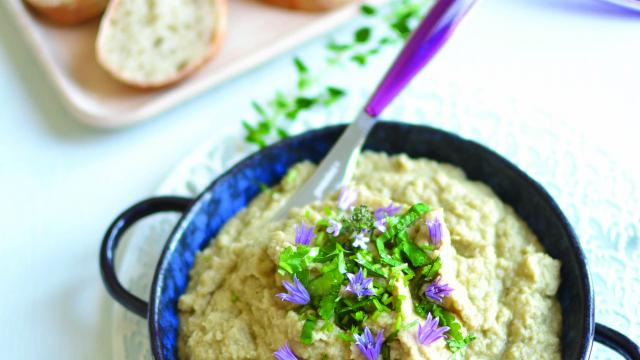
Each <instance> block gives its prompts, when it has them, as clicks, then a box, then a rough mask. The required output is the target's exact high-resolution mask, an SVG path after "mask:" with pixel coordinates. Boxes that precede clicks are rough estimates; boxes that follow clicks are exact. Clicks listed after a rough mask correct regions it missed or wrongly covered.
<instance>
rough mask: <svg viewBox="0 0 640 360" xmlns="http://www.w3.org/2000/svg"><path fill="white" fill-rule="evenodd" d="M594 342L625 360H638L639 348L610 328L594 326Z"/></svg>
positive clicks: (599, 325) (639, 359)
mask: <svg viewBox="0 0 640 360" xmlns="http://www.w3.org/2000/svg"><path fill="white" fill-rule="evenodd" d="M595 340H596V341H597V342H599V343H601V344H603V345H604V346H606V347H608V348H610V349H612V350H614V351H616V352H617V353H618V354H620V355H622V356H623V357H624V358H625V359H627V360H640V346H638V344H636V343H634V342H633V341H632V340H631V339H629V338H628V337H627V336H626V335H623V334H621V333H619V332H617V331H616V330H613V329H612V328H610V327H608V326H605V325H602V324H596V337H595Z"/></svg>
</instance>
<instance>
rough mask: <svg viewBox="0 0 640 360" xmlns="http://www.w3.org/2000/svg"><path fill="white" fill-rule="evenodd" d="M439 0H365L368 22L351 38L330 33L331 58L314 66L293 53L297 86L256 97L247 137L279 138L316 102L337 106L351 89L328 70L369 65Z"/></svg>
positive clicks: (258, 140) (259, 141)
mask: <svg viewBox="0 0 640 360" xmlns="http://www.w3.org/2000/svg"><path fill="white" fill-rule="evenodd" d="M432 2H433V0H391V2H390V3H388V4H387V5H383V6H380V7H374V6H372V5H368V4H364V5H362V6H361V8H360V13H361V14H362V15H363V16H364V17H366V18H367V19H368V20H367V25H364V26H362V27H360V28H358V29H356V30H355V32H354V33H353V36H352V37H351V38H350V39H342V40H340V41H338V40H336V39H330V40H329V41H328V42H327V44H326V46H325V50H326V52H327V54H326V55H325V59H326V61H325V62H324V64H323V67H322V68H320V69H319V71H312V69H311V68H310V67H309V65H307V64H306V63H305V62H304V61H303V60H302V59H301V58H300V57H295V58H294V59H293V65H294V68H295V70H296V79H295V86H292V88H293V89H291V90H289V91H283V90H278V91H276V93H275V94H274V95H273V96H272V97H271V98H269V99H267V100H265V101H263V102H258V101H253V102H252V107H253V110H254V112H255V120H254V121H252V122H250V121H247V120H243V121H242V125H243V127H244V129H245V133H246V134H245V140H246V141H247V142H249V143H251V144H255V145H258V146H259V147H261V148H263V147H265V146H267V145H268V144H269V143H270V142H272V141H274V140H276V139H282V138H286V137H287V136H289V134H288V132H287V130H286V128H287V123H288V122H293V121H296V120H297V119H298V118H299V117H300V115H301V114H302V113H304V112H305V111H309V110H311V109H314V108H318V107H323V108H331V107H332V106H333V105H334V104H336V103H337V102H338V101H339V100H340V99H342V98H344V97H345V96H346V94H347V92H346V90H345V89H343V88H340V87H338V86H335V85H328V84H326V83H324V81H323V80H324V79H325V78H326V76H324V75H326V73H327V72H328V71H330V70H332V69H333V68H335V67H338V66H342V65H347V64H356V65H357V66H359V67H364V66H366V65H367V64H368V63H369V61H370V59H371V58H372V57H374V56H376V55H378V54H379V53H380V52H382V51H383V50H384V49H386V48H388V47H391V46H395V45H397V44H400V43H402V42H403V41H404V40H405V39H406V38H407V37H408V36H409V35H410V34H411V32H412V31H413V29H414V28H415V26H416V25H417V24H418V22H419V20H420V17H421V16H422V15H423V14H424V12H425V11H426V10H427V8H428V7H429V6H430V5H431V4H432Z"/></svg>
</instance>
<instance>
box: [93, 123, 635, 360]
mask: <svg viewBox="0 0 640 360" xmlns="http://www.w3.org/2000/svg"><path fill="white" fill-rule="evenodd" d="M343 130H344V126H334V127H327V128H324V129H320V130H315V131H310V132H307V133H304V134H302V135H299V136H295V137H292V138H289V139H287V140H283V141H281V142H279V143H277V144H275V145H272V146H270V147H268V148H266V149H263V150H261V151H259V152H257V153H255V154H253V155H251V156H249V157H248V158H246V159H244V160H243V161H241V162H239V163H238V164H237V165H235V166H234V167H233V168H231V169H230V170H229V171H227V172H226V173H225V174H223V175H222V176H220V177H219V178H218V179H216V180H215V181H214V182H212V183H211V184H210V185H209V187H208V188H207V189H206V190H205V191H204V192H202V194H200V195H199V196H198V197H197V198H195V199H191V198H182V197H155V198H150V199H147V200H144V201H141V202H139V203H137V204H135V205H134V206H132V207H131V208H129V209H127V210H125V211H124V212H123V213H122V214H120V216H118V217H117V218H116V220H115V221H114V222H113V224H112V225H111V227H110V228H109V229H108V230H107V233H106V235H105V237H104V240H103V243H102V247H101V250H100V268H101V272H102V277H103V280H104V283H105V286H106V288H107V290H108V291H109V293H110V294H111V296H112V297H113V298H114V299H115V300H116V301H118V302H119V303H120V304H122V305H123V306H124V307H126V308H127V309H128V310H130V311H132V312H134V313H136V314H138V315H140V316H141V317H144V318H146V319H147V320H148V323H149V337H150V342H151V349H152V352H153V355H154V357H155V358H156V359H158V360H160V359H167V360H168V359H176V358H177V338H178V321H179V320H178V312H177V302H178V298H179V297H180V295H182V293H183V292H184V291H185V289H186V287H187V283H188V281H189V270H190V269H191V266H192V265H193V261H194V258H195V255H196V252H198V250H200V249H202V248H204V247H206V246H207V245H208V244H209V242H210V240H211V239H212V238H213V237H215V236H216V234H217V233H218V231H219V230H220V229H221V227H222V226H223V225H224V224H225V222H226V221H227V220H229V219H230V218H231V217H233V216H234V215H235V214H236V213H237V212H238V211H240V210H241V209H242V208H244V207H245V206H246V205H247V204H249V202H250V201H251V200H252V199H253V198H254V197H255V196H256V195H257V194H258V193H259V192H260V184H270V185H272V184H276V183H277V182H278V181H279V180H280V179H281V178H282V176H283V175H284V174H285V172H286V170H287V169H288V168H289V167H290V166H291V165H293V164H295V163H297V162H300V161H303V160H311V161H313V162H316V163H317V162H318V161H320V160H321V159H322V158H323V157H324V156H325V154H327V152H328V151H329V149H330V148H331V146H332V145H333V143H334V142H335V141H336V140H337V138H338V136H339V135H340V134H341V133H342V131H343ZM365 148H366V149H369V150H375V151H383V152H386V153H388V154H398V153H406V154H408V155H409V156H411V157H427V158H430V159H434V160H437V161H441V162H446V163H450V164H453V165H456V166H459V167H461V168H462V169H464V171H465V172H466V174H467V176H468V177H469V178H470V179H473V180H479V181H482V182H484V183H486V184H487V185H488V186H490V187H491V188H492V189H493V191H494V192H495V193H496V194H497V195H498V196H499V197H500V198H501V199H502V200H503V201H504V202H505V203H507V204H510V205H511V206H512V207H513V208H514V209H515V211H516V212H517V213H518V215H520V217H522V219H524V220H525V221H526V222H527V224H529V226H530V227H531V229H532V230H533V231H534V232H535V233H536V235H537V236H538V238H539V239H540V241H541V243H542V245H543V246H544V247H545V249H546V251H547V252H548V253H549V254H550V255H551V256H553V257H554V258H556V259H559V260H560V261H562V270H561V276H562V285H561V287H560V290H559V292H558V295H557V296H558V300H559V301H560V304H561V305H562V313H563V318H562V329H563V330H562V353H563V358H565V359H588V358H589V355H590V353H591V347H592V344H593V341H594V340H595V341H598V342H601V343H604V344H605V345H607V346H609V347H611V348H613V349H614V350H616V351H617V352H619V353H620V354H621V355H622V356H624V357H626V358H627V359H634V360H636V359H640V350H639V348H638V346H637V345H636V344H634V343H633V342H632V341H631V340H630V339H629V338H627V337H626V336H624V335H623V334H620V333H618V332H616V331H614V330H612V329H610V328H608V327H606V326H603V325H599V324H596V323H595V321H594V303H593V289H592V284H591V278H590V275H589V270H588V268H587V263H586V259H585V255H584V253H583V251H582V249H581V248H580V244H579V242H578V239H577V238H576V235H575V233H574V231H573V229H572V228H571V225H570V224H569V222H568V221H567V219H566V217H565V216H564V214H563V213H562V211H561V210H560V209H559V208H558V205H557V204H556V203H555V201H554V200H553V199H552V198H551V196H549V194H548V193H547V192H546V191H545V190H544V189H543V188H542V186H540V184H538V183H537V182H536V181H534V180H532V179H531V178H530V177H529V176H527V174H525V173H524V172H523V171H521V170H520V169H518V168H517V167H516V166H515V165H513V164H512V163H510V162H509V161H507V160H505V159H504V158H503V157H501V156H500V155H498V154H496V153H495V152H493V151H491V150H489V149H487V148H486V147H484V146H482V145H480V144H478V143H475V142H473V141H469V140H465V139H463V138H461V137H459V136H456V135H454V134H451V133H448V132H445V131H442V130H438V129H434V128H431V127H427V126H416V125H408V124H403V123H395V122H380V123H378V124H377V125H376V126H375V128H374V129H373V131H372V132H371V134H370V136H369V138H368V140H367V142H366V144H365ZM168 211H173V212H180V213H182V214H183V215H182V218H181V219H180V221H179V222H178V224H177V225H176V227H175V229H174V230H173V233H172V234H171V236H170V238H169V239H168V240H167V242H166V244H165V246H164V250H163V252H162V255H161V257H160V259H159V260H158V264H157V267H156V270H155V275H154V278H153V283H152V286H151V294H150V296H149V301H148V303H147V302H146V301H144V300H142V299H140V298H137V297H136V296H134V295H133V294H131V293H130V292H128V291H127V290H126V289H125V288H124V287H123V286H122V285H121V284H120V282H119V281H118V279H117V277H116V273H115V270H114V266H113V261H114V256H115V252H116V249H117V246H118V243H119V240H120V238H121V236H122V234H123V233H124V232H125V231H126V230H127V228H129V227H130V226H131V225H132V224H134V223H135V222H136V221H138V220H140V219H141V218H143V217H145V216H148V215H151V214H154V213H158V212H168Z"/></svg>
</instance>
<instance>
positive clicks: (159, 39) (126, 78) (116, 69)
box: [96, 0, 227, 89]
mask: <svg viewBox="0 0 640 360" xmlns="http://www.w3.org/2000/svg"><path fill="white" fill-rule="evenodd" d="M226 23H227V3H226V0H155V1H154V0H112V1H111V3H110V4H109V7H108V8H107V11H106V13H105V16H104V17H103V18H102V22H101V23H100V29H99V30H98V38H97V40H96V56H97V59H98V62H99V63H100V65H102V67H104V68H105V69H106V70H107V71H108V72H109V73H110V74H111V75H113V76H114V77H115V78H116V79H118V80H120V81H122V82H124V83H126V84H128V85H131V86H134V87H138V88H146V89H153V88H159V87H163V86H167V85H171V84H174V83H176V82H178V81H180V80H182V79H184V78H185V77H187V76H188V75H189V74H191V73H193V72H194V71H195V70H197V69H198V68H199V67H200V66H202V65H203V64H205V63H206V62H207V61H208V60H209V59H211V58H212V57H213V56H214V55H215V54H216V53H217V51H218V49H219V48H220V46H221V45H222V40H223V38H224V35H225V32H226Z"/></svg>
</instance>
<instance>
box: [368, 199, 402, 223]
mask: <svg viewBox="0 0 640 360" xmlns="http://www.w3.org/2000/svg"><path fill="white" fill-rule="evenodd" d="M401 209H402V205H398V206H393V203H390V204H389V205H387V206H386V207H381V208H377V209H376V211H375V212H374V213H373V216H374V217H375V218H376V220H382V219H384V218H385V217H387V216H393V215H395V214H397V213H398V212H400V210H401Z"/></svg>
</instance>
